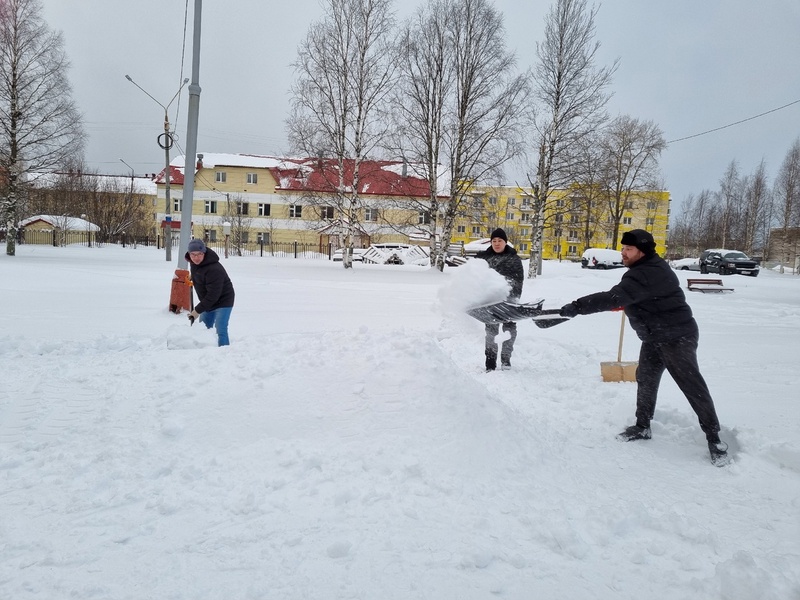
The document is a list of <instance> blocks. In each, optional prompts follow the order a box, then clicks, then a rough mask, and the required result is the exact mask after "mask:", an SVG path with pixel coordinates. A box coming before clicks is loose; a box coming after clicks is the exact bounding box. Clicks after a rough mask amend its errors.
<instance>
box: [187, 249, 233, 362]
mask: <svg viewBox="0 0 800 600" xmlns="http://www.w3.org/2000/svg"><path fill="white" fill-rule="evenodd" d="M187 250H188V252H186V260H187V261H188V262H189V268H190V269H191V272H192V283H193V285H194V289H195V291H197V298H198V302H197V304H195V305H194V310H193V311H192V312H191V313H189V320H190V321H191V322H192V323H194V320H195V319H199V320H200V322H201V323H203V324H204V325H205V326H206V327H207V328H208V329H211V328H212V327H216V328H217V345H218V346H228V345H229V344H230V340H229V339H228V321H229V320H230V318H231V311H232V310H233V300H234V296H235V294H234V291H233V283H231V278H230V277H228V272H227V271H225V267H223V266H222V264H221V263H220V262H219V255H218V254H217V253H216V252H214V251H213V250H212V249H211V248H207V247H206V245H205V244H204V243H203V240H192V241H191V242H189V246H188V248H187Z"/></svg>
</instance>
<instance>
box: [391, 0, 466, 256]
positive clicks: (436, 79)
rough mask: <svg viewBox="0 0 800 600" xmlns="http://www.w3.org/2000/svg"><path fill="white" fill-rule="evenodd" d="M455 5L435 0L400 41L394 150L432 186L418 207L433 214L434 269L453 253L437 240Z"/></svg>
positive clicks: (425, 227)
mask: <svg viewBox="0 0 800 600" xmlns="http://www.w3.org/2000/svg"><path fill="white" fill-rule="evenodd" d="M450 5H451V2H450V1H449V0H430V2H428V4H427V6H425V7H421V8H419V9H417V12H416V14H415V15H414V17H412V18H411V19H410V20H409V21H408V22H407V23H406V24H405V25H404V26H403V29H402V32H401V36H400V57H401V60H400V66H399V74H400V85H398V86H397V89H396V93H395V94H394V96H393V102H392V104H393V115H394V121H395V123H396V127H395V132H396V133H395V135H394V136H393V138H394V146H395V148H394V150H395V151H399V152H400V153H401V154H402V155H403V156H404V157H405V156H409V157H410V158H411V160H412V161H415V162H416V163H417V164H418V165H419V168H420V169H421V171H422V172H421V173H419V175H420V176H422V177H423V178H424V179H425V180H426V181H428V198H427V199H426V200H425V201H424V202H419V201H417V202H415V206H414V208H416V210H417V211H418V212H419V213H420V214H423V215H424V214H426V213H427V214H428V215H429V218H428V222H427V223H425V222H424V221H425V219H424V217H423V218H422V219H420V220H421V221H423V222H422V223H418V226H419V228H420V229H421V230H427V232H428V239H429V245H430V249H431V264H432V265H438V264H439V263H440V261H441V258H440V256H441V255H442V254H443V253H445V252H446V251H447V249H446V248H443V247H442V246H441V244H440V242H439V240H438V239H437V234H438V232H439V231H440V229H441V217H442V214H441V211H440V206H439V194H440V193H442V192H443V190H440V189H439V177H440V169H441V163H440V161H441V159H442V157H441V151H442V144H443V137H444V127H445V117H446V112H447V102H448V99H449V98H450V95H451V91H452V88H453V78H454V74H455V73H454V70H453V55H452V52H451V50H450V49H451V43H450V31H451V29H452V25H451V23H450V21H451V19H452V13H451V11H450Z"/></svg>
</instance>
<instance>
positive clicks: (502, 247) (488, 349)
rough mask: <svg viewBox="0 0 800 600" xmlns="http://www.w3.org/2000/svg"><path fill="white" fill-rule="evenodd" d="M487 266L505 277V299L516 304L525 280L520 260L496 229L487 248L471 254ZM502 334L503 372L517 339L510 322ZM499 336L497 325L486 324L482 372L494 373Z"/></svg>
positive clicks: (513, 324)
mask: <svg viewBox="0 0 800 600" xmlns="http://www.w3.org/2000/svg"><path fill="white" fill-rule="evenodd" d="M475 257H476V258H482V259H483V260H485V261H486V262H488V263H489V267H490V268H491V269H494V270H495V271H497V272H498V273H499V274H500V275H502V276H503V277H505V278H506V281H508V284H509V286H510V288H511V289H510V290H509V293H508V297H507V298H506V299H507V300H511V301H512V302H516V301H518V300H519V298H520V296H522V282H523V280H524V278H525V271H524V270H523V268H522V260H520V258H519V256H517V251H516V250H514V248H512V247H511V246H509V245H508V236H507V235H506V232H505V231H504V230H503V229H500V228H499V227H498V228H497V229H495V230H494V231H493V232H492V235H491V246H490V247H489V248H487V249H486V250H482V251H480V252H478V253H477V254H476V255H475ZM503 331H504V332H506V333H508V335H509V337H508V339H507V340H505V341H503V347H502V349H501V350H500V366H501V368H503V369H509V368H511V353H512V352H513V351H514V341H515V340H516V339H517V324H516V323H515V322H514V321H509V322H508V323H503ZM499 333H500V325H499V324H497V323H487V324H486V342H485V353H486V370H487V371H494V370H495V369H496V368H497V335H498V334H499Z"/></svg>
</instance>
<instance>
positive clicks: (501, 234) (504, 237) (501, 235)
mask: <svg viewBox="0 0 800 600" xmlns="http://www.w3.org/2000/svg"><path fill="white" fill-rule="evenodd" d="M494 238H500V239H501V240H503V241H504V242H508V236H507V235H506V232H505V231H503V230H502V229H500V228H499V227H498V228H497V229H495V230H494V231H493V232H492V235H490V236H489V239H491V240H493V239H494Z"/></svg>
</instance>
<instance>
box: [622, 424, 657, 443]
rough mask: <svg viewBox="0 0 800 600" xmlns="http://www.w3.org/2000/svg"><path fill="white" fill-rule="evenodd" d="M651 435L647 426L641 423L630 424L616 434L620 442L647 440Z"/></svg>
mask: <svg viewBox="0 0 800 600" xmlns="http://www.w3.org/2000/svg"><path fill="white" fill-rule="evenodd" d="M651 437H653V435H652V433H650V428H649V427H642V426H641V425H631V426H630V427H628V428H627V429H626V430H625V431H623V432H622V433H620V434H619V435H617V439H618V440H619V441H620V442H633V441H635V440H649V439H650V438H651Z"/></svg>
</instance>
